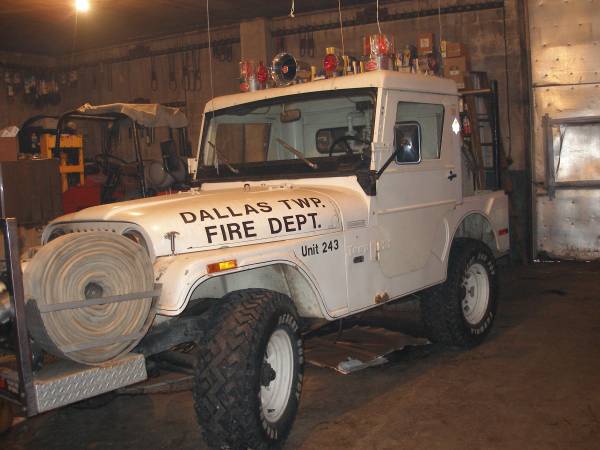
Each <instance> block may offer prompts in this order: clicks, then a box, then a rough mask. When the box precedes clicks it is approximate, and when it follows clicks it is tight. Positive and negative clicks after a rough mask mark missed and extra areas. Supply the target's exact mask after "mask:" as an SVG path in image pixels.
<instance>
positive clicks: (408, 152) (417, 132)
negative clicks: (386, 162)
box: [394, 122, 421, 164]
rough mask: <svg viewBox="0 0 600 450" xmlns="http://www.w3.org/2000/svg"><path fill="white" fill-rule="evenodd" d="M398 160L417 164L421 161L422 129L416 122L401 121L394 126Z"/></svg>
mask: <svg viewBox="0 0 600 450" xmlns="http://www.w3.org/2000/svg"><path fill="white" fill-rule="evenodd" d="M394 147H395V149H396V151H395V153H396V162H397V163H399V164H417V163H419V162H420V161H421V129H420V128H419V124H418V123H416V122H399V123H397V124H396V126H395V127H394Z"/></svg>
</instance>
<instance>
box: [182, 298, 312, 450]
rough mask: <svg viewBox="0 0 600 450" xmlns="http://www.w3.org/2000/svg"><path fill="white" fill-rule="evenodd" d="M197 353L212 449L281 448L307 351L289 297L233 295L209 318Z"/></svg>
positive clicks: (198, 395) (201, 410) (199, 401)
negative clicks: (205, 334) (303, 345)
mask: <svg viewBox="0 0 600 450" xmlns="http://www.w3.org/2000/svg"><path fill="white" fill-rule="evenodd" d="M211 315H212V317H211V321H210V323H212V324H213V328H212V329H211V330H209V332H208V333H207V336H206V338H205V339H204V340H203V342H202V343H201V345H200V348H199V351H198V364H197V367H196V375H195V381H194V405H195V409H196V414H197V416H198V421H199V423H200V425H201V427H202V428H203V430H204V431H203V435H204V438H205V439H206V441H207V443H208V445H209V446H210V447H213V448H231V449H238V448H239V449H242V448H243V449H247V448H252V449H255V450H257V449H266V448H273V447H280V446H281V445H282V444H283V443H284V442H285V439H286V438H287V436H288V434H289V432H290V430H291V428H292V424H293V422H294V419H295V417H296V412H297V410H298V404H299V401H300V392H301V390H302V375H303V364H304V357H303V349H302V339H301V337H300V333H299V325H298V316H297V313H296V310H295V308H294V305H293V304H292V302H291V300H290V299H289V298H287V297H286V296H284V295H282V294H279V293H276V292H272V291H266V290H262V289H248V290H243V291H235V292H232V293H230V294H228V295H226V296H225V297H223V299H222V303H221V304H220V305H218V306H217V307H215V310H214V311H212V312H211Z"/></svg>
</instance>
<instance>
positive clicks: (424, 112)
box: [394, 102, 444, 164]
mask: <svg viewBox="0 0 600 450" xmlns="http://www.w3.org/2000/svg"><path fill="white" fill-rule="evenodd" d="M443 124H444V106H443V105H434V104H430V103H413V102H398V108H397V110H396V125H395V127H394V145H395V146H396V149H398V155H397V157H396V162H398V163H399V164H415V163H418V162H420V161H421V160H426V159H439V157H440V151H441V146H442V130H443Z"/></svg>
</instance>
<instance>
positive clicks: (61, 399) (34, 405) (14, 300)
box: [0, 218, 160, 416]
mask: <svg viewBox="0 0 600 450" xmlns="http://www.w3.org/2000/svg"><path fill="white" fill-rule="evenodd" d="M0 231H1V232H2V235H3V236H4V251H5V258H6V269H7V272H8V275H9V277H8V278H9V280H8V282H9V284H10V286H8V291H9V292H10V293H11V306H12V312H13V318H12V319H13V320H12V324H13V327H12V328H13V329H12V331H13V332H14V342H15V345H14V354H11V355H7V356H3V357H0V400H6V401H9V402H11V403H13V404H15V405H17V406H18V407H19V408H20V413H21V414H23V415H25V416H34V415H36V414H39V413H41V412H44V411H48V410H50V409H54V408H58V407H60V406H64V405H67V404H70V403H74V402H77V401H80V400H83V399H86V398H90V397H94V396H96V395H100V394H103V393H106V392H110V391H113V390H115V389H118V388H121V387H124V386H129V385H131V384H134V383H137V382H140V381H143V380H145V379H146V378H147V374H146V363H145V357H144V355H143V354H140V353H129V354H126V355H123V356H121V357H118V358H116V359H114V360H111V361H108V362H106V363H103V364H100V365H95V366H86V365H83V364H78V363H75V362H73V361H70V360H61V359H59V360H56V361H53V362H51V363H49V364H47V365H45V366H44V367H43V368H41V369H40V370H38V371H34V367H33V357H32V348H31V344H30V341H29V334H28V331H27V319H26V314H27V312H26V305H25V298H24V290H23V274H22V272H21V263H20V256H19V255H20V253H19V244H18V241H19V236H18V227H17V221H16V219H13V218H0ZM159 293H160V285H155V290H154V291H153V292H152V293H151V294H152V295H153V305H154V304H155V303H156V300H157V298H158V295H159ZM146 294H148V293H147V292H142V293H131V294H127V295H126V296H113V297H107V298H102V299H96V303H97V304H98V302H100V303H101V304H104V303H112V302H114V301H121V300H123V299H122V298H121V297H127V299H128V300H135V299H137V298H142V297H144V295H145V296H146V298H147V295H146ZM85 306H89V305H87V304H85V302H81V304H79V303H78V304H77V305H74V304H70V303H69V304H65V305H64V307H66V308H75V307H85ZM153 307H154V306H153ZM105 344H106V342H101V343H100V344H99V345H105Z"/></svg>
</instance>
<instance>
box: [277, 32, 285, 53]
mask: <svg viewBox="0 0 600 450" xmlns="http://www.w3.org/2000/svg"><path fill="white" fill-rule="evenodd" d="M275 48H276V49H277V53H283V52H285V37H284V36H277V37H276V38H275Z"/></svg>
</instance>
